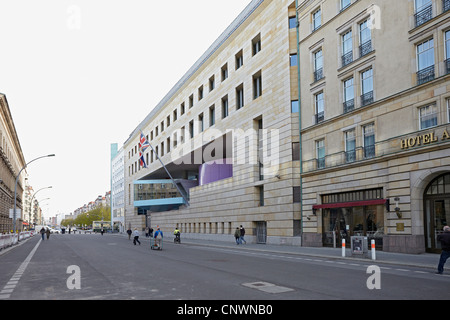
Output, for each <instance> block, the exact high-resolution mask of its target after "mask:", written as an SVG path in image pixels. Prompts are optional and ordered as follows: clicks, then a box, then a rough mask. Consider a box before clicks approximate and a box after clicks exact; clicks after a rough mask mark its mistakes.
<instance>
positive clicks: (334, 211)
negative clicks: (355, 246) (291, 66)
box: [313, 188, 386, 250]
mask: <svg viewBox="0 0 450 320" xmlns="http://www.w3.org/2000/svg"><path fill="white" fill-rule="evenodd" d="M385 207H386V199H383V189H381V188H380V189H371V190H362V191H352V192H344V193H337V194H330V195H323V196H322V204H321V205H316V206H314V207H313V210H315V211H316V210H319V209H321V210H322V228H323V231H322V238H323V239H322V240H323V245H324V246H327V247H333V246H334V247H341V244H342V240H343V239H345V240H346V243H350V239H351V237H352V236H364V237H367V238H368V243H370V241H371V240H372V239H373V240H375V245H376V247H377V249H378V250H382V249H383V236H384V235H385V234H386V231H385V224H384V221H385V217H384V216H385V210H386V209H385Z"/></svg>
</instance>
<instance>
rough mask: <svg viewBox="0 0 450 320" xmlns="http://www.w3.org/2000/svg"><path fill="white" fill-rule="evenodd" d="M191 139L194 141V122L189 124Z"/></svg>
mask: <svg viewBox="0 0 450 320" xmlns="http://www.w3.org/2000/svg"><path fill="white" fill-rule="evenodd" d="M189 137H190V138H191V139H192V138H193V137H194V120H191V122H189Z"/></svg>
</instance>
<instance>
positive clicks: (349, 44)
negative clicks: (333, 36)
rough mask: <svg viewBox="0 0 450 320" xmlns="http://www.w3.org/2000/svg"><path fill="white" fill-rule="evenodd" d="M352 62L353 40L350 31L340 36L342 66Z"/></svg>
mask: <svg viewBox="0 0 450 320" xmlns="http://www.w3.org/2000/svg"><path fill="white" fill-rule="evenodd" d="M352 61H353V39H352V30H350V31H348V32H346V33H345V34H343V35H342V66H343V67H344V66H346V65H348V64H349V63H351V62H352Z"/></svg>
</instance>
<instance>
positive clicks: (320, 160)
mask: <svg viewBox="0 0 450 320" xmlns="http://www.w3.org/2000/svg"><path fill="white" fill-rule="evenodd" d="M316 158H317V169H323V168H325V139H321V140H318V141H316Z"/></svg>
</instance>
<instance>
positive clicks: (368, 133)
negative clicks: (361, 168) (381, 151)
mask: <svg viewBox="0 0 450 320" xmlns="http://www.w3.org/2000/svg"><path fill="white" fill-rule="evenodd" d="M363 141H364V158H365V159H369V158H373V157H375V125H374V124H373V123H371V124H368V125H365V126H363Z"/></svg>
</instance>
